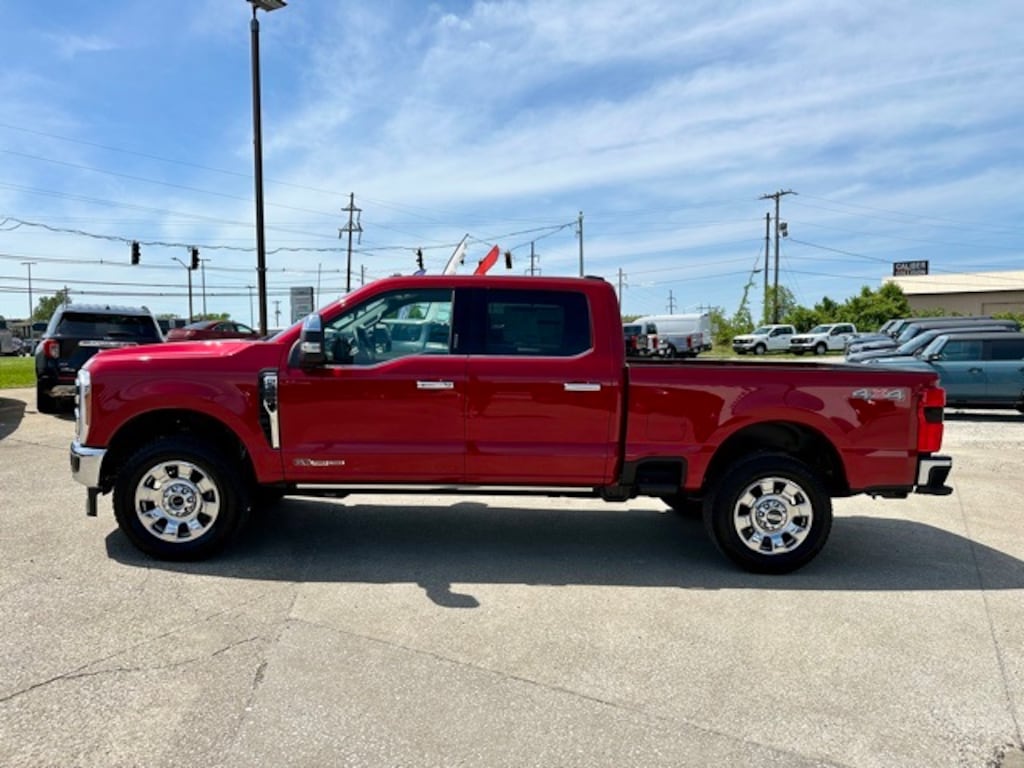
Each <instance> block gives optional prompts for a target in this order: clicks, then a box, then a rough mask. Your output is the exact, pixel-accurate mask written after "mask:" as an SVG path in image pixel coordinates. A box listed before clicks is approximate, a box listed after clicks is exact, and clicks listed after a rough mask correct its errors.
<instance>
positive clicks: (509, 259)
mask: <svg viewBox="0 0 1024 768" xmlns="http://www.w3.org/2000/svg"><path fill="white" fill-rule="evenodd" d="M505 269H512V251H505Z"/></svg>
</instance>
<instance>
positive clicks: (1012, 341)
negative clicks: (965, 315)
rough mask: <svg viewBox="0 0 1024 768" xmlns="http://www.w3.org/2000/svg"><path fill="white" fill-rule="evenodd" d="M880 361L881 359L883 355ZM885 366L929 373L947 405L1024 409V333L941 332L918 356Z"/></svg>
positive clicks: (1022, 410)
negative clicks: (933, 375)
mask: <svg viewBox="0 0 1024 768" xmlns="http://www.w3.org/2000/svg"><path fill="white" fill-rule="evenodd" d="M883 359H884V358H883ZM886 365H887V366H888V367H893V368H907V369H912V370H920V371H934V372H935V373H937V374H939V381H940V385H941V386H942V388H943V389H945V390H946V406H947V407H949V408H1016V409H1017V410H1018V411H1021V412H1024V333H1020V332H1019V331H975V332H973V333H963V332H961V333H945V334H942V335H940V336H937V337H936V338H935V339H934V340H932V342H931V344H929V345H928V346H927V347H925V348H924V349H923V350H922V351H921V354H920V356H919V357H911V358H905V359H898V360H892V361H891V362H887V363H886Z"/></svg>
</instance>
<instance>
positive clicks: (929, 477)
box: [914, 455, 953, 496]
mask: <svg viewBox="0 0 1024 768" xmlns="http://www.w3.org/2000/svg"><path fill="white" fill-rule="evenodd" d="M952 469H953V459H952V458H951V457H949V456H941V455H935V456H928V457H927V458H922V459H919V460H918V462H917V485H916V486H915V487H914V492H915V493H924V494H929V495H932V496H948V495H949V494H951V493H952V492H953V489H952V488H951V487H950V486H948V485H946V479H947V478H948V477H949V473H950V471H951V470H952Z"/></svg>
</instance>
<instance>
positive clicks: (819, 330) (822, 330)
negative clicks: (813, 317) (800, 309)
mask: <svg viewBox="0 0 1024 768" xmlns="http://www.w3.org/2000/svg"><path fill="white" fill-rule="evenodd" d="M831 328H832V326H831V325H816V326H814V327H813V328H811V330H809V331H808V333H809V334H811V335H814V334H818V333H828V332H829V330H830V329H831Z"/></svg>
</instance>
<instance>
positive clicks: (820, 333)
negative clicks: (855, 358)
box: [789, 323, 857, 355]
mask: <svg viewBox="0 0 1024 768" xmlns="http://www.w3.org/2000/svg"><path fill="white" fill-rule="evenodd" d="M856 336H857V328H856V327H855V326H854V325H853V323H827V324H825V325H816V326H814V327H813V328H811V330H809V331H808V332H807V333H801V334H799V335H797V336H794V337H793V338H791V339H790V340H789V351H790V352H792V353H793V354H795V355H802V354H803V353H804V352H813V353H814V354H816V355H824V354H825V353H826V352H842V351H843V350H844V349H846V345H847V344H848V343H849V342H850V340H851V339H853V338H855V337H856Z"/></svg>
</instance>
